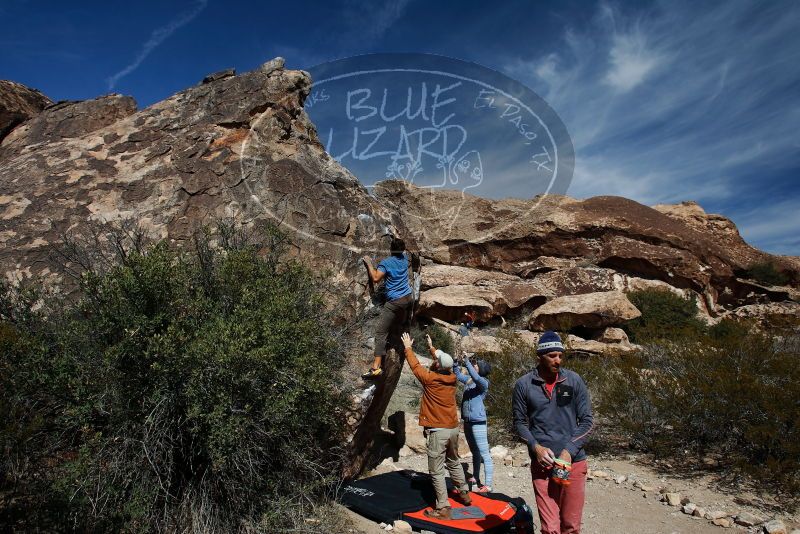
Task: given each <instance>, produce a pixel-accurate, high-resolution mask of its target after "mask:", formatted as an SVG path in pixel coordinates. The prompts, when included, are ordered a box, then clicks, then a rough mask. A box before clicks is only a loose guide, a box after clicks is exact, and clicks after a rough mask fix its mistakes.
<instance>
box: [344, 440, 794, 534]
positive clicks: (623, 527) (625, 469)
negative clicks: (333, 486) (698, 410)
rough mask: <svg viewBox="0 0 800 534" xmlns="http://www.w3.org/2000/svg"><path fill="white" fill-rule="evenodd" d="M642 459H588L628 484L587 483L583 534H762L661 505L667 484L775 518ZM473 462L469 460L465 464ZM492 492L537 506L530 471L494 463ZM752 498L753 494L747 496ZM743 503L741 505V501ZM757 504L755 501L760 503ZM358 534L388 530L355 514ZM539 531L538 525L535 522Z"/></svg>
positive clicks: (719, 504) (410, 462)
mask: <svg viewBox="0 0 800 534" xmlns="http://www.w3.org/2000/svg"><path fill="white" fill-rule="evenodd" d="M643 460H644V458H642V457H633V456H630V457H621V458H620V457H617V458H612V457H594V458H590V459H589V461H590V470H603V471H606V472H607V473H609V475H611V476H612V477H617V476H619V475H625V476H626V480H625V481H624V482H622V483H620V484H617V483H616V482H615V481H614V480H613V479H601V478H594V479H591V480H589V481H588V482H587V489H586V507H585V509H584V514H583V530H582V532H583V534H612V533H621V534H623V533H624V534H627V533H637V534H675V533H677V534H703V533H709V534H711V533H716V534H722V532H724V531H729V532H742V533H744V532H762V530H761V529H757V528H755V527H753V528H750V529H746V528H744V527H740V526H738V525H736V526H734V527H733V528H731V529H724V528H722V527H718V526H716V525H713V524H712V523H711V522H710V521H709V520H707V519H701V518H697V517H692V516H689V515H686V514H684V513H683V512H681V511H680V509H679V508H675V507H672V506H668V505H667V504H665V503H662V502H660V497H661V495H660V493H659V492H658V489H657V488H658V487H660V486H668V487H670V488H671V489H672V490H674V491H677V492H678V493H680V494H681V495H682V496H686V497H689V498H690V499H691V501H692V502H694V503H695V504H697V505H698V506H701V507H703V508H705V509H706V510H707V511H716V510H720V511H725V512H728V513H731V514H735V513H738V512H741V511H749V512H751V513H758V514H760V515H761V516H762V517H764V518H765V519H771V518H773V517H775V514H770V513H769V512H768V511H767V510H766V509H763V508H762V509H759V508H754V507H752V506H747V505H743V504H740V502H741V496H738V498H737V500H736V501H735V500H734V496H733V495H727V494H724V493H722V492H720V491H716V490H714V489H712V485H711V480H710V477H699V478H693V479H691V480H686V479H681V478H678V477H669V476H667V477H665V476H663V475H661V474H659V473H657V472H656V471H655V470H654V469H652V468H650V467H649V466H648V465H646V462H645V461H643ZM467 461H469V460H467ZM392 469H414V470H417V471H421V472H427V458H426V457H425V456H424V455H414V456H408V457H405V458H403V457H401V458H400V459H399V461H398V462H397V463H392V462H391V459H387V460H386V461H385V462H384V464H383V465H382V466H379V468H378V470H377V472H383V471H387V470H392ZM634 481H639V482H641V483H642V484H644V485H648V486H651V487H653V488H656V489H655V490H654V491H642V490H641V489H639V488H636V487H634V485H633V483H634ZM494 489H495V490H496V491H499V492H502V493H506V494H508V495H514V496H521V497H523V498H524V499H525V500H526V501H527V502H528V504H529V505H531V507H533V506H534V502H535V501H534V497H533V488H532V486H531V477H530V471H529V468H527V467H510V466H503V465H502V462H501V461H497V460H496V461H495V481H494ZM748 499H749V500H753V497H752V496H748ZM737 501H740V502H737ZM756 502H757V499H756ZM351 515H352V517H353V520H354V523H355V526H356V528H357V529H358V531H360V532H363V533H364V534H378V533H380V532H385V531H384V530H382V529H380V528H379V527H378V525H377V524H375V523H372V522H371V521H368V520H366V519H364V518H361V517H360V516H357V515H356V514H351ZM778 516H779V517H780V518H781V519H782V520H783V521H784V524H786V526H787V528H788V530H787V532H791V530H792V528H798V527H799V526H800V525H798V524H797V523H796V522H794V520H795V518H792V517H791V516H788V515H785V514H784V515H780V514H778ZM535 522H536V526H537V532H538V526H539V521H538V518H537V519H536V520H535Z"/></svg>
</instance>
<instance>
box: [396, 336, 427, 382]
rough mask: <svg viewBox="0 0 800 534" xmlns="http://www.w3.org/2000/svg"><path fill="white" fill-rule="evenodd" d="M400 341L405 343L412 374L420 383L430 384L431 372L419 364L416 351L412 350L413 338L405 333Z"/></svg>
mask: <svg viewBox="0 0 800 534" xmlns="http://www.w3.org/2000/svg"><path fill="white" fill-rule="evenodd" d="M400 339H401V340H402V341H403V347H404V349H405V350H404V353H405V357H406V361H407V362H408V367H409V368H410V369H411V372H412V373H414V376H416V377H417V380H419V381H420V383H421V384H422V385H425V384H427V383H428V382H430V378H431V375H432V373H431V371H430V370H428V369H425V367H424V366H423V365H422V364H421V363H419V360H418V359H417V355H416V354H414V349H413V348H412V347H413V345H414V340H413V339H411V336H410V335H409V333H408V332H403V335H402V336H400Z"/></svg>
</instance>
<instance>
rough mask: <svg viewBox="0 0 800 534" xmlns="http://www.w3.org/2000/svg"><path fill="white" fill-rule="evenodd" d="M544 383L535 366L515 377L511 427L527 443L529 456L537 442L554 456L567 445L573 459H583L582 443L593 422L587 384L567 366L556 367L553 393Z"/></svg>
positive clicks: (584, 456) (585, 439)
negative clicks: (512, 426) (550, 393)
mask: <svg viewBox="0 0 800 534" xmlns="http://www.w3.org/2000/svg"><path fill="white" fill-rule="evenodd" d="M544 384H545V382H544V380H543V379H542V378H541V377H540V376H539V371H538V370H537V369H534V370H533V371H531V372H530V373H528V374H526V375H525V376H523V377H522V378H520V379H519V380H517V383H516V384H515V385H514V397H513V400H512V412H513V416H514V428H515V429H516V431H517V433H518V434H519V435H520V437H521V438H522V439H524V440H525V441H526V442H527V443H528V450H529V452H530V454H531V458H535V457H534V452H533V448H534V446H535V445H536V444H537V443H538V444H540V445H542V446H543V447H548V448H549V449H551V450H552V451H553V454H555V455H556V456H558V455H559V454H561V451H562V450H564V449H566V450H567V451H568V452H569V453H570V455H571V456H572V461H573V462H577V461H580V460H583V459H585V458H586V453H585V452H584V450H583V445H584V444H585V443H586V441H587V439H588V437H589V433H590V432H591V431H592V427H593V424H594V420H593V418H592V401H591V399H590V398H589V391H588V389H587V388H586V384H585V383H584V382H583V379H582V378H581V377H580V376H578V374H577V373H575V372H573V371H570V370H567V369H561V370H560V371H559V373H558V379H557V380H556V386H555V388H553V394H552V396H551V395H548V393H547V390H546V389H545V387H544Z"/></svg>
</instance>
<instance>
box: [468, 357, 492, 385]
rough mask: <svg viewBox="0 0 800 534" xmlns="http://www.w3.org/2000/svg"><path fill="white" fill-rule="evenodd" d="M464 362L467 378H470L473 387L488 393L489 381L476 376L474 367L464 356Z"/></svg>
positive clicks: (476, 372)
mask: <svg viewBox="0 0 800 534" xmlns="http://www.w3.org/2000/svg"><path fill="white" fill-rule="evenodd" d="M464 362H465V363H466V364H467V372H468V373H469V376H470V377H472V381H473V382H475V385H477V386H478V388H480V390H481V391H488V390H489V381H488V380H486V379H485V378H484V377H482V376H481V375H479V374H478V371H476V370H475V366H474V365H472V362H471V361H469V356H464Z"/></svg>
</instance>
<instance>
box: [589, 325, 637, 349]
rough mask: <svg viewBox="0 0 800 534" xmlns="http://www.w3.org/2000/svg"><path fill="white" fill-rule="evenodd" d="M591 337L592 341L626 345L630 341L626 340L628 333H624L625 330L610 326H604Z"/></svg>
mask: <svg viewBox="0 0 800 534" xmlns="http://www.w3.org/2000/svg"><path fill="white" fill-rule="evenodd" d="M592 339H594V341H599V342H600V343H621V344H623V345H628V344H629V343H630V341H629V340H628V334H626V333H625V330H623V329H622V328H614V327H612V326H608V327H606V328H604V329H603V330H601V331H600V332H599V333H597V334H596V335H595V336H594V337H593V338H592Z"/></svg>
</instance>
